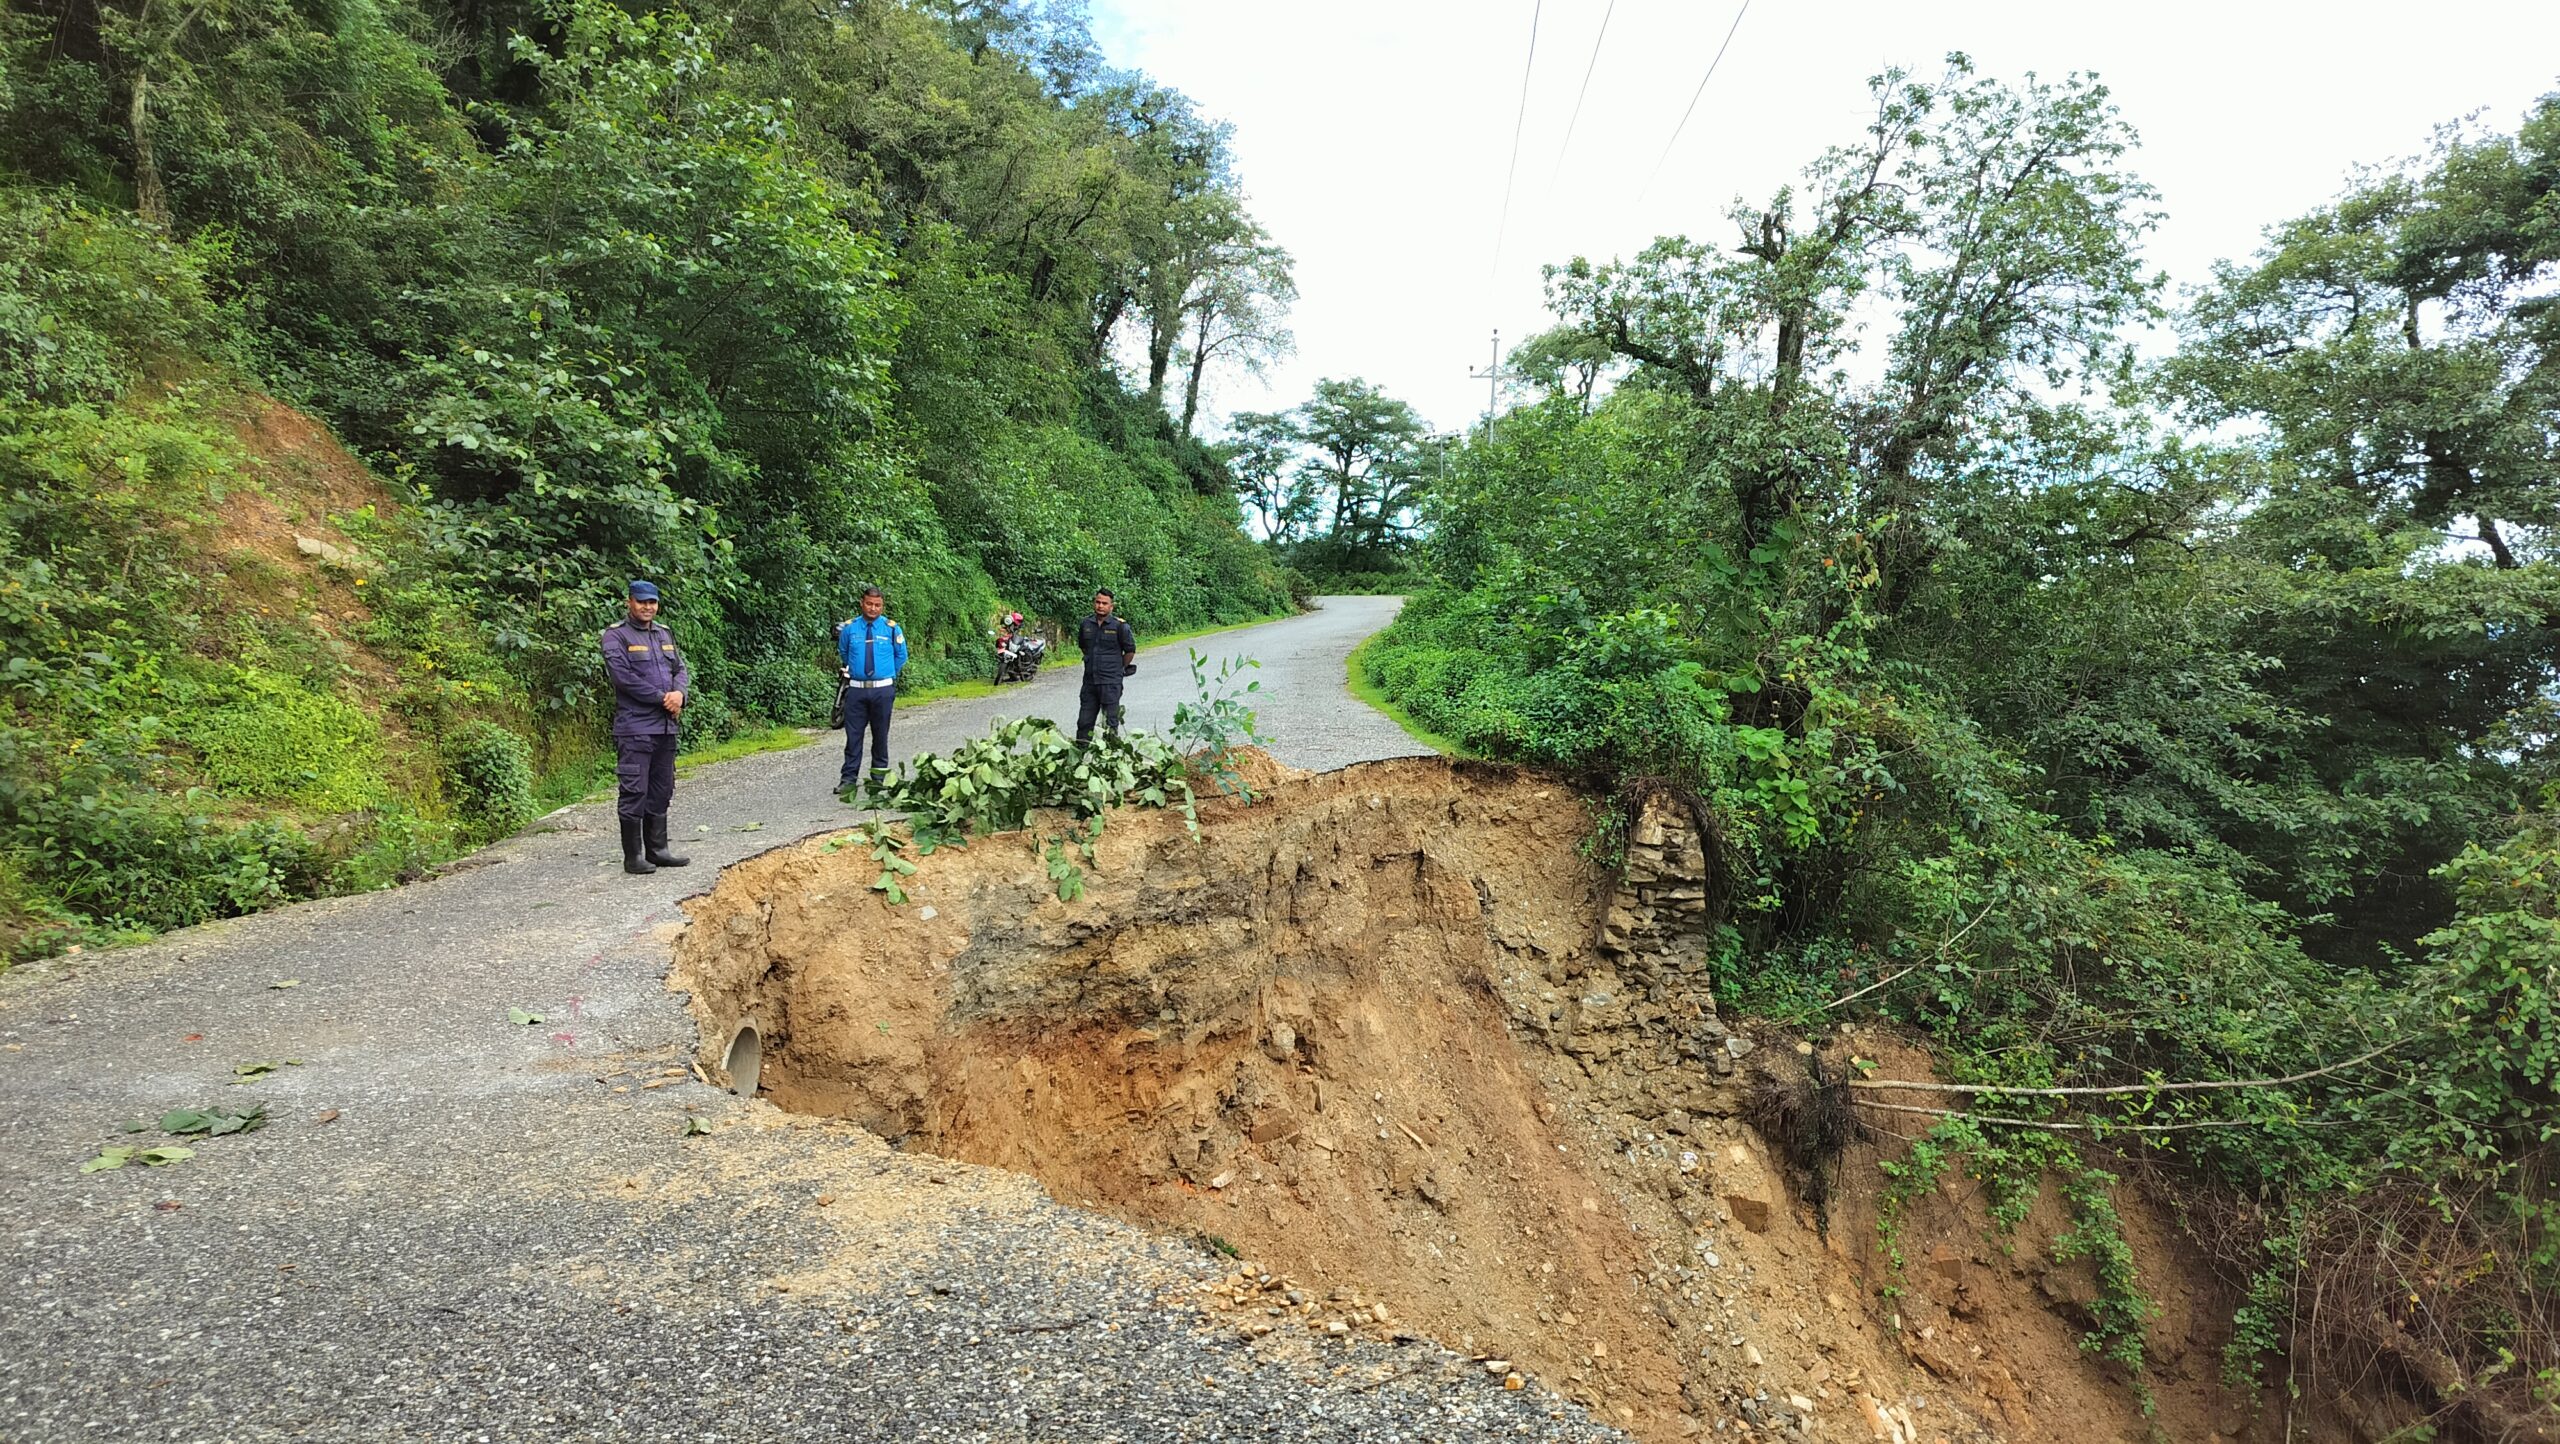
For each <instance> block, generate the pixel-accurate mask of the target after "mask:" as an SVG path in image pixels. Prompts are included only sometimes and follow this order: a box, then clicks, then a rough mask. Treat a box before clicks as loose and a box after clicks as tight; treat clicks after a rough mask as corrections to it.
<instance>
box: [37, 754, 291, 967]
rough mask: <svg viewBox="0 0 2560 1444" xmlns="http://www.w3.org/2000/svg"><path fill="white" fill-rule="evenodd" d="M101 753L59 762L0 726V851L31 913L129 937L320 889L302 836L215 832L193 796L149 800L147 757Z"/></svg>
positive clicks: (234, 829)
mask: <svg viewBox="0 0 2560 1444" xmlns="http://www.w3.org/2000/svg"><path fill="white" fill-rule="evenodd" d="M103 750H105V749H100V748H95V747H87V746H84V747H80V748H77V749H74V750H71V751H70V752H68V753H65V752H62V751H56V750H54V749H51V748H49V747H47V746H46V745H45V744H44V743H43V742H42V740H41V739H40V738H38V737H37V736H36V734H34V733H31V732H28V731H26V730H24V729H21V728H0V852H4V853H5V854H6V855H7V857H8V859H9V864H10V870H11V871H12V872H13V873H14V874H15V875H16V876H17V877H18V878H19V879H20V884H19V885H20V887H21V888H22V889H26V890H28V891H29V892H32V893H34V894H36V898H35V900H34V904H33V906H31V907H30V909H29V913H30V914H31V915H35V916H41V915H43V914H44V913H45V912H47V911H50V910H59V911H60V912H62V913H68V914H71V915H76V916H79V917H82V918H85V919H87V920H88V923H89V926H90V929H91V930H92V931H94V932H96V933H98V934H100V935H103V936H108V937H118V936H131V935H134V934H137V933H146V932H160V931H165V930H167V929H169V928H177V927H186V926H189V925H191V924H194V923H200V922H206V921H209V920H211V919H213V918H218V917H229V916H232V915H235V914H238V913H244V912H254V911H256V910H257V909H259V908H263V907H267V906H270V905H272V904H274V903H277V902H281V901H284V900H285V899H286V898H288V897H292V896H294V895H296V894H297V893H301V892H306V891H308V890H309V889H310V888H311V887H312V886H313V885H314V884H315V883H316V882H317V881H318V878H317V876H316V872H317V866H316V861H317V860H316V858H315V855H314V851H313V848H312V846H311V843H310V842H309V840H308V839H306V838H305V837H303V836H302V834H301V833H299V832H297V831H295V830H293V829H292V828H289V827H284V826H280V825H278V824H276V823H273V822H263V821H261V822H253V823H249V824H246V825H232V824H228V823H224V822H222V821H220V820H218V819H216V818H215V817H213V816H212V815H211V814H210V813H209V812H208V811H207V810H206V806H207V804H208V803H209V801H210V799H209V798H207V797H205V796H204V795H203V794H202V793H201V792H198V791H196V790H193V789H189V790H188V791H186V792H184V793H180V794H175V795H173V794H171V793H168V792H162V791H157V790H154V789H153V788H152V787H151V786H150V784H149V772H150V770H151V759H149V758H147V757H144V756H138V755H134V754H130V753H127V754H124V755H106V756H101V755H99V754H100V752H101V751H103ZM21 926H23V924H22V925H21ZM50 940H51V941H52V942H53V943H56V944H58V943H60V942H62V941H67V940H68V936H67V934H64V933H62V932H61V931H60V930H58V929H56V930H53V931H52V932H51V934H50Z"/></svg>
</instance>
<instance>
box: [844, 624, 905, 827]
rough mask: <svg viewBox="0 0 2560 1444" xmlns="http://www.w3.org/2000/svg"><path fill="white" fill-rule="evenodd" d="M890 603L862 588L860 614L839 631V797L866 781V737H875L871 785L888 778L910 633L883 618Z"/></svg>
mask: <svg viewBox="0 0 2560 1444" xmlns="http://www.w3.org/2000/svg"><path fill="white" fill-rule="evenodd" d="M888 610H889V600H888V598H886V597H883V596H881V595H880V589H879V588H878V587H864V588H863V589H862V615H860V616H858V617H855V618H854V619H853V620H852V621H850V622H847V623H845V624H844V625H843V626H841V627H838V628H836V656H837V658H838V659H840V660H841V661H842V662H843V663H844V677H845V682H844V686H845V693H844V770H843V771H842V772H840V773H838V774H837V776H836V793H837V795H838V796H844V795H845V794H846V793H847V792H849V791H850V790H851V788H852V787H853V785H854V783H856V782H857V781H860V780H861V776H862V734H863V731H864V730H865V729H866V728H867V729H869V731H870V733H871V784H872V786H873V787H875V788H876V787H878V786H879V785H880V783H881V781H882V780H883V779H885V778H886V777H887V776H888V775H889V708H890V705H891V704H892V703H893V702H894V701H895V700H896V698H897V695H898V672H899V670H900V669H901V668H903V667H905V666H906V665H907V634H906V632H905V631H904V630H902V629H901V628H900V627H899V626H898V624H897V623H895V622H893V621H890V620H889V618H888V617H887V616H886V615H885V614H886V613H887V611H888Z"/></svg>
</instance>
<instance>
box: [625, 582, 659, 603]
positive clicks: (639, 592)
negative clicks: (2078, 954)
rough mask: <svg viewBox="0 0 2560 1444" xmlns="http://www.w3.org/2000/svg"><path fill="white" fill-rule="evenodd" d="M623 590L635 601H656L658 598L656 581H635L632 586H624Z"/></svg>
mask: <svg viewBox="0 0 2560 1444" xmlns="http://www.w3.org/2000/svg"><path fill="white" fill-rule="evenodd" d="M623 592H624V594H625V595H627V596H629V597H630V598H631V600H633V601H635V602H654V601H656V600H657V599H658V584H657V583H656V582H640V581H635V582H633V583H632V584H631V585H630V586H628V587H625V588H623Z"/></svg>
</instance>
